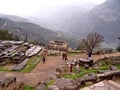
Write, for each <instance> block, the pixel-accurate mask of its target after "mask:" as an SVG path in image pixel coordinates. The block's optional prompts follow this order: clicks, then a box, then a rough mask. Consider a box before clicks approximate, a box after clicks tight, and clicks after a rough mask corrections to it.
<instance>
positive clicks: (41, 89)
mask: <svg viewBox="0 0 120 90" xmlns="http://www.w3.org/2000/svg"><path fill="white" fill-rule="evenodd" d="M44 88H45V85H44V84H43V83H42V84H40V85H39V86H38V87H37V90H44Z"/></svg>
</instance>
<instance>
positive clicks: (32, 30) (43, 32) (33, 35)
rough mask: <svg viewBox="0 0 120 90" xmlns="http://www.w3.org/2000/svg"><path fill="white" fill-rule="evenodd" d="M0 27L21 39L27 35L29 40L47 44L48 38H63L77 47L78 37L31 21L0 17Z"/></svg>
mask: <svg viewBox="0 0 120 90" xmlns="http://www.w3.org/2000/svg"><path fill="white" fill-rule="evenodd" d="M0 29H7V30H9V31H10V32H11V33H12V34H14V35H17V36H19V37H20V39H22V40H24V39H25V37H26V35H27V37H28V40H29V41H37V42H39V43H43V44H47V43H48V41H49V40H65V41H66V42H68V43H69V45H70V46H71V47H77V46H78V44H79V39H77V38H75V37H71V36H70V35H67V34H65V33H62V32H60V33H58V32H55V31H52V30H49V29H46V28H43V27H41V26H39V25H36V24H33V23H31V22H15V21H11V20H9V19H6V18H0Z"/></svg>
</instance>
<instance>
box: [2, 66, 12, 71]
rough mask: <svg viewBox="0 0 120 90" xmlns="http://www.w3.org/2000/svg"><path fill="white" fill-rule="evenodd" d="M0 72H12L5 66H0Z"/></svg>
mask: <svg viewBox="0 0 120 90" xmlns="http://www.w3.org/2000/svg"><path fill="white" fill-rule="evenodd" d="M0 71H4V72H10V71H11V70H8V69H6V68H4V66H0Z"/></svg>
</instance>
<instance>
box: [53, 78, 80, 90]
mask: <svg viewBox="0 0 120 90" xmlns="http://www.w3.org/2000/svg"><path fill="white" fill-rule="evenodd" d="M55 85H57V87H58V88H59V89H60V90H78V89H79V86H80V84H78V83H77V81H75V80H71V79H58V80H56V83H55Z"/></svg>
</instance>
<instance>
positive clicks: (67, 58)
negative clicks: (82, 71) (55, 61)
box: [64, 54, 68, 62]
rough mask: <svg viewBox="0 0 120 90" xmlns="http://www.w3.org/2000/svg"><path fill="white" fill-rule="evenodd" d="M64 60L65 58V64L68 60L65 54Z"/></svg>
mask: <svg viewBox="0 0 120 90" xmlns="http://www.w3.org/2000/svg"><path fill="white" fill-rule="evenodd" d="M64 58H65V62H66V61H67V60H68V58H67V54H65V57H64Z"/></svg>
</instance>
